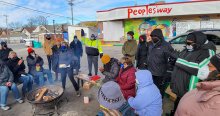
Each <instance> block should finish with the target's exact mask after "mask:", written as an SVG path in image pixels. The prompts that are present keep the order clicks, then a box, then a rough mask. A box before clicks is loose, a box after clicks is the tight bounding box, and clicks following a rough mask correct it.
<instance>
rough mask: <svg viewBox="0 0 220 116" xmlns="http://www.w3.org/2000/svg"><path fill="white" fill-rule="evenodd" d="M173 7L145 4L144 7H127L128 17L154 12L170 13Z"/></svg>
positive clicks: (153, 13)
mask: <svg viewBox="0 0 220 116" xmlns="http://www.w3.org/2000/svg"><path fill="white" fill-rule="evenodd" d="M172 9H173V8H168V7H160V6H158V5H156V6H146V7H133V8H128V18H131V17H139V16H147V15H150V14H152V15H155V14H170V13H171V12H172Z"/></svg>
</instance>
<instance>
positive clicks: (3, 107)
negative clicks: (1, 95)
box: [1, 106, 10, 111]
mask: <svg viewBox="0 0 220 116" xmlns="http://www.w3.org/2000/svg"><path fill="white" fill-rule="evenodd" d="M1 109H2V110H4V111H7V110H9V109H10V107H9V106H1Z"/></svg>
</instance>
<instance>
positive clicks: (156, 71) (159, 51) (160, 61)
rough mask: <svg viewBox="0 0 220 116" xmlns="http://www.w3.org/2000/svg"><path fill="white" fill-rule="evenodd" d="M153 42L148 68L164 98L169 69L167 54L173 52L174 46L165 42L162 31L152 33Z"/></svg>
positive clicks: (149, 47)
mask: <svg viewBox="0 0 220 116" xmlns="http://www.w3.org/2000/svg"><path fill="white" fill-rule="evenodd" d="M150 36H151V41H150V42H149V44H148V45H149V46H148V60H147V68H148V70H149V71H150V72H151V73H152V75H153V81H154V84H155V85H156V86H157V87H158V88H159V90H160V93H161V95H162V98H163V96H164V93H165V89H166V84H165V81H166V78H165V76H164V75H166V74H167V69H168V58H169V57H170V56H169V55H168V54H167V52H173V51H174V49H173V48H172V46H171V45H170V44H169V43H168V42H166V41H165V40H164V36H163V33H162V30H161V29H154V30H153V31H152V32H151V35H150Z"/></svg>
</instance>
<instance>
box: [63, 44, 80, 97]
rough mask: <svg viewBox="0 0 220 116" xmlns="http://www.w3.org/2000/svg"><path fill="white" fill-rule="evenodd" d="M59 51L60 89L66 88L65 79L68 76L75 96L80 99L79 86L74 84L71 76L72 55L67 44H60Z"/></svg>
mask: <svg viewBox="0 0 220 116" xmlns="http://www.w3.org/2000/svg"><path fill="white" fill-rule="evenodd" d="M60 50H61V52H60V55H59V71H60V73H61V79H62V87H63V89H65V88H66V77H67V75H68V77H69V79H70V81H71V83H72V85H73V87H74V88H75V90H76V95H77V96H78V97H80V95H81V93H80V91H79V85H78V84H77V83H76V81H75V79H74V76H73V64H74V62H73V61H74V60H73V58H74V54H73V53H72V50H71V49H70V48H69V46H68V43H67V42H62V43H61V48H60Z"/></svg>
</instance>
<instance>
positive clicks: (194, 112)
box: [175, 80, 220, 116]
mask: <svg viewBox="0 0 220 116" xmlns="http://www.w3.org/2000/svg"><path fill="white" fill-rule="evenodd" d="M202 83H205V85H206V86H205V87H202V88H201V90H198V89H195V90H192V91H190V92H188V93H186V94H185V95H184V96H183V98H182V99H181V101H180V103H179V105H178V108H177V110H176V113H175V116H219V114H220V81H219V80H218V81H213V82H202ZM207 87H208V88H207Z"/></svg>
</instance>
